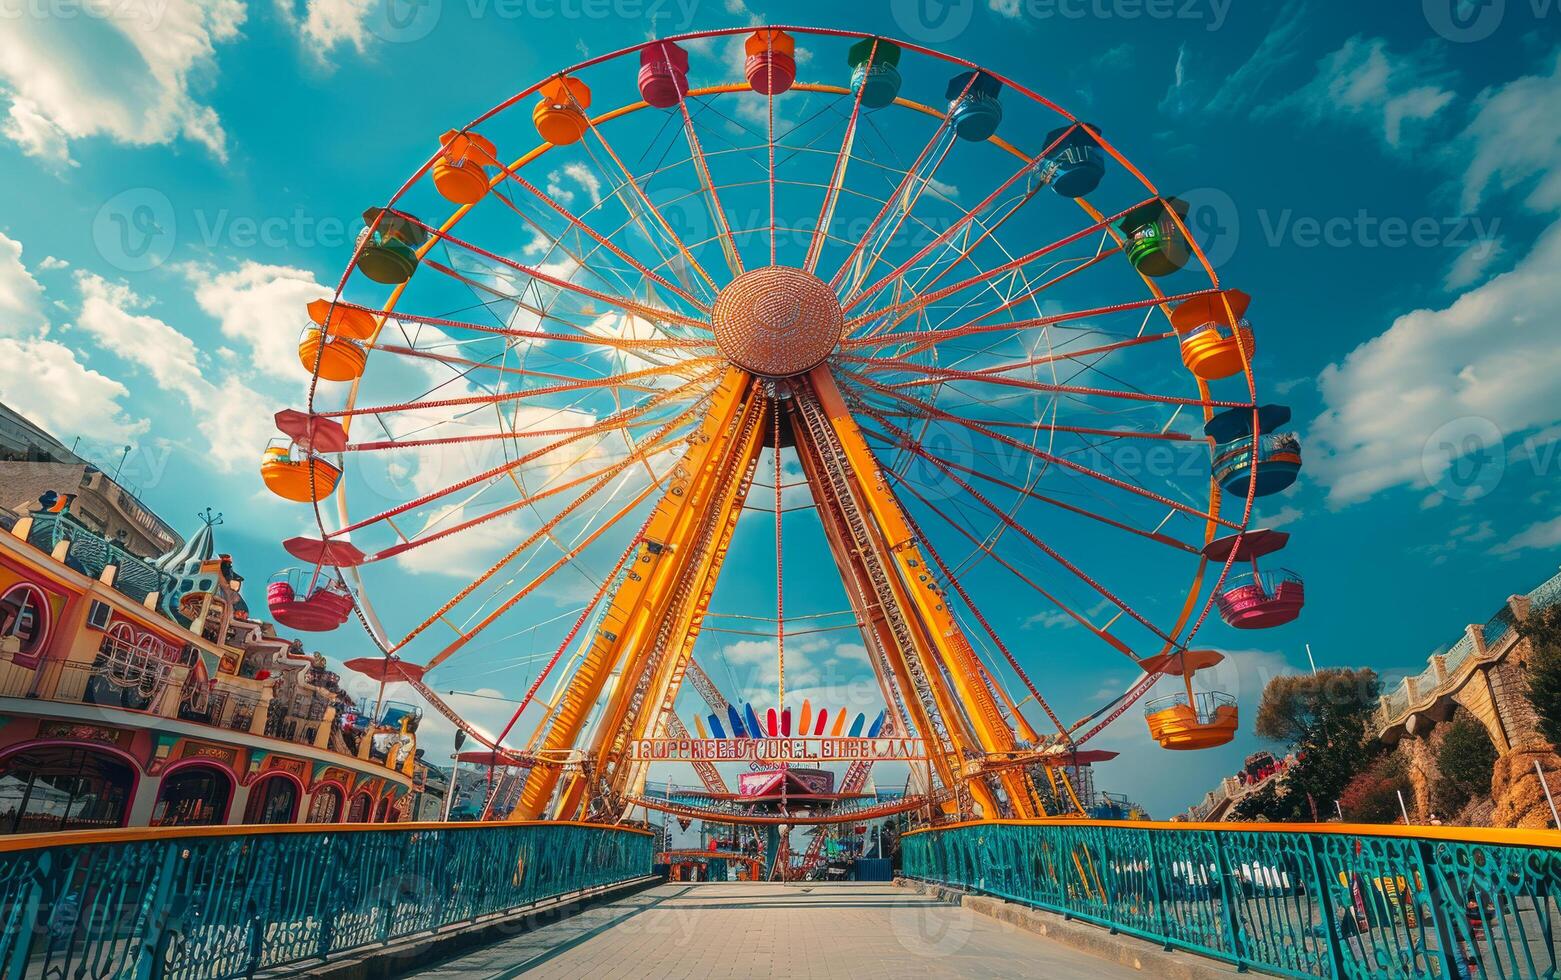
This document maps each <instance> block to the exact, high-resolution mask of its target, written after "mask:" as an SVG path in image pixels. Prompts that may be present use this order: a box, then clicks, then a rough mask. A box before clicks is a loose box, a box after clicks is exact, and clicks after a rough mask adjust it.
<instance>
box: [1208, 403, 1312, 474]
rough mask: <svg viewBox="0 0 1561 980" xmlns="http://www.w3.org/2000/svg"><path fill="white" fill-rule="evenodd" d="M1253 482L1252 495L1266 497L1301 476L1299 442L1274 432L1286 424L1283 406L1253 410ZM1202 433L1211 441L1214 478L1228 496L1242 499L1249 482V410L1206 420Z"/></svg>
mask: <svg viewBox="0 0 1561 980" xmlns="http://www.w3.org/2000/svg"><path fill="white" fill-rule="evenodd" d="M1257 414H1258V431H1259V432H1260V433H1262V434H1261V435H1260V436H1259V437H1258V440H1257V479H1256V481H1255V484H1256V489H1254V490H1253V495H1254V496H1258V497H1267V496H1269V495H1270V494H1275V493H1279V492H1280V491H1282V490H1285V489H1287V488H1288V487H1289V486H1290V485H1291V484H1293V483H1295V481H1296V478H1297V477H1298V476H1300V473H1301V440H1300V439H1298V438H1296V435H1295V433H1293V432H1280V431H1278V429H1279V428H1280V427H1281V426H1283V425H1285V424H1286V423H1288V422H1289V421H1290V409H1289V408H1287V407H1285V406H1284V405H1264V406H1263V407H1261V408H1259V409H1258V410H1257ZM1203 432H1204V434H1205V435H1207V436H1208V437H1209V438H1210V439H1213V440H1214V461H1213V463H1212V470H1213V473H1214V479H1216V480H1218V481H1219V484H1220V486H1221V487H1222V488H1223V489H1224V491H1225V492H1226V493H1228V494H1232V495H1234V496H1237V497H1245V496H1246V495H1247V490H1248V487H1249V485H1250V483H1251V482H1252V480H1251V478H1252V410H1251V409H1247V408H1232V409H1227V410H1226V411H1223V412H1221V413H1219V414H1218V415H1216V416H1214V417H1213V418H1211V419H1209V421H1208V423H1207V424H1205V425H1204V427H1203Z"/></svg>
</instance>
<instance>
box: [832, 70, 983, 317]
mask: <svg viewBox="0 0 1561 980" xmlns="http://www.w3.org/2000/svg"><path fill="white" fill-rule="evenodd" d="M976 74H977V73H974V72H972V73H971V76H970V78H969V79H968V80H967V81H966V82H965V87H964V88H963V89H961V90H960V93H959V98H961V99H963V98H964V97H965V95H966V93H968V92H969V91H970V87H971V86H972V85H974V84H975V83H976ZM955 101H958V100H957V99H956V100H955ZM948 130H949V115H948V113H943V114H942V115H941V117H940V118H939V120H938V125H937V128H935V129H934V130H933V131H932V135H931V136H929V137H928V138H927V142H926V143H925V144H924V145H923V146H922V148H921V152H919V153H917V154H916V159H915V161H914V162H912V163H911V165H910V167H909V168H907V169H906V171H905V176H904V177H903V178H902V179H901V180H900V183H899V185H898V186H897V187H896V188H895V190H894V193H893V194H891V195H890V196H889V197H886V198H884V200H883V206H882V207H880V208H879V209H878V213H877V214H875V215H874V216H873V220H872V222H871V223H869V224H868V226H867V231H866V232H865V233H864V234H863V235H862V237H861V239H860V240H858V241H857V243H856V244H855V245H853V246H852V248H851V252H850V254H848V255H847V256H846V257H845V261H844V262H842V263H840V268H838V269H836V270H835V274H834V276H832V277H831V278H830V280H829V286H830V288H831V289H834V290H836V291H838V290H839V289H840V284H841V283H842V282H843V281H844V280H845V277H846V276H847V275H849V274H850V272H851V267H852V266H854V265H856V263H857V259H858V257H859V256H860V255H861V254H862V249H863V248H864V247H865V246H866V244H867V242H868V241H869V240H870V239H871V238H872V237H873V232H874V231H876V230H877V229H878V226H879V224H881V223H882V222H883V220H884V219H885V218H887V217H888V216H889V214H890V213H891V212H892V211H893V210H894V209H896V208H897V207H899V204H898V202H899V201H900V200H901V198H902V196H903V195H904V194H905V192H906V191H907V189H908V188H909V187H910V185H911V181H912V180H914V179H915V177H916V174H917V172H918V171H920V170H921V166H922V163H923V162H924V161H925V160H926V159H927V157H928V156H929V155H930V154H932V153H934V152H936V150H937V147H938V146H939V145H940V144H941V143H942V142H943V141H944V138H945V136H946V135H947V134H948Z"/></svg>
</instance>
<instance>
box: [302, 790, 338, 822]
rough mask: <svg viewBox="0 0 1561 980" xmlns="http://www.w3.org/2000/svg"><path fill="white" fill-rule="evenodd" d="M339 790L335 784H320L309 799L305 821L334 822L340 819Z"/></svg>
mask: <svg viewBox="0 0 1561 980" xmlns="http://www.w3.org/2000/svg"><path fill="white" fill-rule="evenodd" d="M341 804H342V794H341V790H340V789H337V788H336V787H335V786H329V785H327V786H320V787H317V788H316V789H315V791H314V797H313V798H312V799H310V800H309V816H308V818H307V819H306V820H305V822H306V823H335V822H336V821H338V820H340V819H341Z"/></svg>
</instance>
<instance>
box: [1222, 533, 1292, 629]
mask: <svg viewBox="0 0 1561 980" xmlns="http://www.w3.org/2000/svg"><path fill="white" fill-rule="evenodd" d="M1289 541H1290V535H1288V534H1286V533H1285V532H1283V531H1271V530H1268V529H1267V528H1261V529H1258V530H1255V531H1247V532H1246V533H1244V534H1233V535H1230V536H1229V537H1224V538H1217V539H1215V540H1214V541H1211V542H1209V543H1208V545H1206V546H1205V547H1204V549H1203V554H1204V556H1205V557H1206V558H1208V559H1209V560H1210V561H1214V562H1219V563H1221V564H1223V563H1224V562H1226V561H1227V560H1232V559H1231V555H1232V554H1234V555H1235V558H1234V559H1233V560H1234V561H1237V562H1247V563H1250V564H1251V566H1252V568H1251V570H1250V571H1241V572H1236V571H1232V572H1231V574H1230V575H1228V576H1226V578H1225V582H1224V584H1223V585H1222V586H1221V587H1220V592H1219V594H1217V595H1216V596H1215V597H1214V604H1215V608H1217V609H1218V610H1219V613H1220V618H1221V619H1223V620H1224V621H1225V622H1226V623H1228V624H1229V625H1231V626H1234V627H1236V628H1237V629H1246V630H1252V629H1269V628H1271V627H1274V626H1283V625H1284V624H1285V623H1289V622H1293V621H1294V620H1295V619H1296V617H1298V616H1300V615H1301V607H1302V606H1304V605H1305V604H1306V585H1305V583H1304V582H1302V580H1301V576H1299V575H1297V574H1296V573H1294V572H1292V571H1290V570H1289V569H1286V568H1281V569H1278V570H1275V571H1267V572H1265V571H1263V570H1262V569H1261V568H1259V567H1258V559H1259V558H1262V557H1263V556H1265V555H1271V554H1273V553H1274V552H1276V551H1279V550H1280V549H1282V548H1283V547H1284V546H1285V545H1286V544H1288V543H1289Z"/></svg>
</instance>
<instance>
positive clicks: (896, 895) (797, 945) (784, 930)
mask: <svg viewBox="0 0 1561 980" xmlns="http://www.w3.org/2000/svg"><path fill="white" fill-rule="evenodd" d="M413 975H414V976H419V977H425V978H448V980H477V978H482V980H507V978H510V977H522V976H524V977H559V978H564V977H591V978H593V980H595V978H609V977H689V978H696V977H697V978H704V977H779V976H786V977H793V978H804V977H851V978H853V980H870V978H875V977H884V978H894V980H905V978H911V977H962V976H968V977H1048V978H1053V980H1070V978H1088V980H1113V978H1116V977H1142V974H1140V973H1137V972H1136V971H1133V970H1129V969H1127V968H1126V967H1123V966H1119V965H1118V964H1116V963H1112V962H1109V961H1107V960H1103V959H1099V958H1096V957H1094V956H1091V955H1089V954H1088V953H1083V952H1079V951H1077V950H1074V949H1071V948H1069V947H1067V946H1060V945H1057V944H1056V943H1053V942H1050V941H1048V940H1046V939H1043V938H1041V937H1040V936H1037V935H1034V934H1033V933H1029V932H1024V931H1022V930H1019V929H1017V928H1015V927H1013V926H1010V925H1007V924H1006V923H1002V922H998V921H996V920H994V919H989V918H987V917H986V916H983V915H978V914H976V913H974V912H970V911H968V910H966V909H963V908H960V907H958V906H955V905H949V904H946V903H943V902H939V901H937V900H935V899H932V898H929V897H925V896H922V895H918V894H916V893H914V892H910V891H907V890H905V889H900V888H895V887H893V886H892V885H888V884H866V883H863V884H855V883H846V884H829V885H825V884H793V885H780V884H738V883H733V884H697V885H683V884H668V885H660V886H657V887H656V888H652V889H648V890H646V891H643V892H640V893H638V894H636V895H631V896H629V897H628V898H625V899H622V900H620V901H616V902H612V903H611V904H606V905H601V906H598V907H596V908H592V909H588V910H586V911H585V912H583V913H581V914H580V915H577V916H574V917H572V918H569V919H565V920H563V921H561V922H556V923H553V924H552V925H549V926H545V927H543V928H541V929H538V930H537V931H535V932H531V933H527V934H525V935H522V936H518V937H516V938H514V939H510V940H505V941H502V942H499V943H496V944H494V945H491V946H487V947H484V948H483V949H481V950H479V951H477V952H475V953H471V954H469V955H466V956H462V957H459V958H457V959H454V960H450V961H448V962H446V963H443V964H440V965H438V966H434V967H430V968H428V969H426V970H423V971H421V972H418V973H416V974H413Z"/></svg>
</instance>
